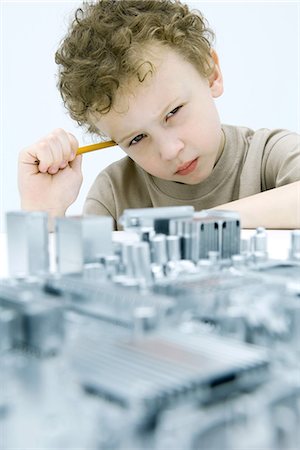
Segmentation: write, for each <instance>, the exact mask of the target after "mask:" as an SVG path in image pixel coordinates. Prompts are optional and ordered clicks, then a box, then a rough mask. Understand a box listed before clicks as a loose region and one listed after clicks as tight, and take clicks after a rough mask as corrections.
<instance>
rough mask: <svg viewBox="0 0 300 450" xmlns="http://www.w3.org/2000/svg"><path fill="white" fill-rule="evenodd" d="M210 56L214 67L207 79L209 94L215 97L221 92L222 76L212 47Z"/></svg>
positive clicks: (222, 88)
mask: <svg viewBox="0 0 300 450" xmlns="http://www.w3.org/2000/svg"><path fill="white" fill-rule="evenodd" d="M211 57H212V61H213V65H214V68H213V72H212V74H211V75H210V76H209V77H208V81H209V87H210V91H211V95H212V96H213V97H214V98H216V97H220V95H222V94H223V90H224V87H223V76H222V72H221V69H220V65H219V58H218V55H217V53H216V51H215V50H214V49H212V50H211Z"/></svg>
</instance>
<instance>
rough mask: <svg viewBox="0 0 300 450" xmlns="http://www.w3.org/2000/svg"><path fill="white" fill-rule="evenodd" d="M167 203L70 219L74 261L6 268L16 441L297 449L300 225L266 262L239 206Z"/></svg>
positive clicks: (4, 313) (5, 375) (2, 408)
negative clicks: (38, 268) (60, 268)
mask: <svg viewBox="0 0 300 450" xmlns="http://www.w3.org/2000/svg"><path fill="white" fill-rule="evenodd" d="M156 213H157V211H154V212H153V210H152V211H149V212H148V213H147V214H149V215H147V214H145V215H144V214H142V215H140V216H138V217H132V222H131V225H133V223H135V226H136V231H137V233H133V232H132V233H127V232H126V231H125V232H122V233H120V234H118V233H111V232H108V229H107V228H106V227H104V228H105V229H104V232H100V233H98V231H99V229H98V231H97V230H96V228H95V229H94V228H93V227H91V228H89V227H88V226H87V225H86V222H85V218H84V220H81V219H80V220H79V219H78V220H77V219H74V220H73V219H72V220H71V221H70V223H68V224H63V225H62V226H61V228H60V232H61V233H59V237H58V240H60V245H61V246H62V247H61V252H62V253H61V254H60V256H63V258H62V262H63V263H64V269H65V268H66V267H68V270H69V269H70V267H71V264H73V266H72V272H73V269H74V265H75V264H77V266H76V270H75V273H74V272H73V273H68V271H67V273H59V272H56V273H51V274H47V276H45V275H43V276H39V275H37V274H32V275H31V274H30V275H27V276H26V278H21V277H20V276H19V277H14V278H8V279H4V280H0V386H4V387H5V389H2V390H1V389H0V426H1V424H2V423H3V425H4V426H5V431H6V432H5V436H4V437H5V442H4V446H5V448H25V447H26V448H34V447H36V446H39V447H40V448H45V449H46V448H47V449H54V448H66V449H67V448H70V449H71V448H83V449H87V448H95V449H96V448H99V449H104V448H111V449H114V450H123V449H125V448H126V449H129V448H130V449H131V448H132V449H140V450H146V449H150V448H151V449H153V450H161V449H165V448H184V449H186V450H192V449H196V448H203V449H217V448H221V447H222V448H226V449H227V450H234V449H237V448H238V449H240V450H246V447H247V448H248V447H251V448H253V449H254V448H255V449H260V448H278V449H281V448H298V447H299V445H298V443H299V438H300V432H299V426H298V422H299V417H300V384H299V356H300V345H299V342H300V334H299V333H300V332H299V330H300V305H299V292H300V290H299V283H298V280H299V279H300V264H299V260H298V256H297V255H298V253H299V245H300V244H299V234H298V231H299V230H295V232H294V233H293V234H292V235H291V251H290V258H289V259H287V260H284V259H282V260H281V261H279V260H272V259H270V260H266V258H265V253H266V240H265V237H266V236H265V233H266V231H265V230H264V229H258V230H257V231H256V233H255V236H254V237H253V239H252V244H253V248H252V249H249V248H244V247H243V243H242V246H241V247H242V248H241V254H240V241H239V238H240V225H239V220H238V216H237V215H236V213H227V212H225V211H215V210H210V211H202V212H200V213H195V214H194V215H193V217H189V216H187V217H185V216H182V217H181V216H179V217H174V216H173V215H172V214H171V215H170V216H168V214H166V215H165V217H163V218H162V219H160V218H159V216H157V218H155V217H156ZM144 218H147V220H145V221H144ZM153 218H154V220H153ZM148 219H149V222H148V225H145V223H147V221H148ZM144 222H145V223H144ZM153 223H154V225H155V227H156V228H155V230H156V232H157V231H162V230H165V232H164V233H158V234H157V235H156V236H155V232H154V229H153V227H152V225H153ZM100 228H101V227H100ZM24 229H25V230H26V227H25V228H24ZM84 230H85V231H86V232H83V231H84ZM87 231H89V232H87ZM68 233H69V235H68ZM106 233H107V234H106ZM170 233H171V234H170ZM173 233H174V234H175V235H173ZM121 236H123V237H124V240H126V241H127V242H124V241H123V240H122V239H123V238H121ZM111 238H113V239H115V240H119V241H118V244H117V245H116V244H115V245H112V247H110V245H111ZM129 240H130V242H129ZM102 241H105V242H102ZM19 242H21V243H22V242H23V241H22V240H19ZM99 242H100V243H101V251H99V248H98V247H97V245H98V244H99V245H100V243H99ZM107 242H110V244H109V247H105V245H106V243H107ZM180 243H181V244H182V243H183V244H182V247H183V248H182V250H184V254H183V256H184V257H186V258H189V259H181V258H182V255H181V248H180ZM50 248H51V249H52V247H50ZM58 248H59V249H60V247H58ZM105 248H106V251H105V252H104V253H103V251H104V250H103V249H105ZM151 248H152V249H153V259H151V255H150V253H151V252H150V250H151ZM67 250H68V251H69V253H68V252H67ZM250 250H251V252H252V253H251V252H250ZM15 251H17V249H16V250H15ZM101 252H102V253H101ZM50 256H53V255H50ZM52 260H53V259H52ZM153 261H154V262H153ZM80 267H81V269H80ZM297 283H298V284H297ZM78 405H80V408H79V407H78ZM49 421H50V422H49ZM78 423H80V427H79V428H78ZM24 430H25V432H24ZM0 434H1V433H0ZM245 435H246V436H247V439H246V441H245Z"/></svg>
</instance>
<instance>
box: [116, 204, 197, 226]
mask: <svg viewBox="0 0 300 450" xmlns="http://www.w3.org/2000/svg"><path fill="white" fill-rule="evenodd" d="M193 214H194V207H193V206H167V207H161V208H140V209H139V208H136V209H125V210H124V212H123V215H122V216H121V217H120V220H119V223H120V224H121V225H122V226H123V228H124V230H132V229H135V230H136V229H139V228H143V227H149V226H150V227H153V221H154V219H157V218H160V219H162V218H168V219H171V218H175V217H178V218H179V217H186V218H187V217H192V216H193Z"/></svg>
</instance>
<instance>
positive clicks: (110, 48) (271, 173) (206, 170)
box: [19, 0, 300, 229]
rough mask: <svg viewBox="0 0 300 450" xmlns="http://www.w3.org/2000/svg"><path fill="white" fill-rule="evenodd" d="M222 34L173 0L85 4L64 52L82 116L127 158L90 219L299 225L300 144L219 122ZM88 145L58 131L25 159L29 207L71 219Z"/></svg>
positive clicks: (23, 187)
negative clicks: (224, 216) (132, 213)
mask: <svg viewBox="0 0 300 450" xmlns="http://www.w3.org/2000/svg"><path fill="white" fill-rule="evenodd" d="M212 41H213V33H212V32H211V30H210V29H209V28H208V27H207V24H206V21H205V19H204V18H203V17H202V15H201V14H200V13H196V12H194V11H193V12H191V11H189V9H188V7H187V6H185V5H184V4H181V3H180V2H178V1H175V0H174V1H173V0H158V1H157V0H143V1H141V0H132V1H131V0H120V1H113V0H100V1H98V2H96V3H91V4H90V5H88V4H85V5H84V7H83V9H81V10H78V11H77V13H76V17H75V20H74V22H73V24H72V26H71V28H70V30H69V33H68V35H67V36H66V38H65V39H64V41H63V43H62V45H61V47H60V48H59V50H58V51H57V53H56V62H57V63H58V65H59V68H60V72H59V88H60V92H61V94H62V97H63V100H64V102H65V105H66V107H67V108H68V110H69V113H70V115H71V117H72V118H73V119H75V120H76V121H77V122H78V123H79V124H82V125H85V126H87V127H88V129H89V130H90V131H91V132H94V133H97V134H99V135H101V136H106V137H107V138H109V139H112V140H114V141H115V142H116V143H117V144H118V145H119V146H120V147H121V148H122V149H123V150H124V151H125V152H126V154H127V155H128V156H127V157H125V158H123V159H122V160H120V161H117V162H116V163H113V164H112V165H110V166H109V167H108V168H106V169H105V170H104V171H103V172H101V173H100V174H99V175H98V177H97V178H96V180H95V182H94V184H93V185H92V187H91V189H90V191H89V194H88V196H87V199H86V202H85V205H84V213H87V214H104V215H111V216H112V217H113V218H114V221H115V228H116V229H118V227H119V224H118V219H119V217H120V215H121V214H122V212H123V210H124V209H126V208H143V207H152V206H153V207H157V206H173V205H186V204H189V205H193V206H194V207H195V209H196V210H201V209H208V208H214V207H215V208H218V209H229V210H233V211H238V212H239V213H240V214H241V220H242V226H243V227H244V228H247V227H249V228H253V227H256V226H265V227H268V228H299V227H300V182H299V180H300V137H299V135H297V134H296V133H292V132H289V131H286V130H268V129H262V130H258V131H256V132H254V131H252V130H250V129H248V128H246V127H234V126H228V125H221V123H220V119H219V116H218V113H217V110H216V108H215V104H214V98H217V97H219V96H220V95H221V94H222V92H223V80H222V74H221V70H220V66H219V62H218V56H217V54H216V52H215V51H214V49H213V48H212ZM77 148H78V143H77V141H76V139H75V137H74V136H72V135H71V134H70V133H68V132H66V131H64V130H61V129H58V130H54V131H53V132H52V133H51V134H50V135H48V136H46V137H45V138H43V139H41V140H40V141H38V142H37V143H36V144H34V145H32V146H30V147H29V148H27V149H25V150H23V151H22V152H21V153H20V158H19V188H20V194H21V205H22V208H24V209H27V210H46V211H48V212H49V214H50V215H51V216H58V215H63V214H65V212H66V210H67V208H68V206H69V205H70V204H71V203H72V202H74V201H75V199H76V197H77V195H78V192H79V189H80V185H81V182H82V175H81V157H80V156H76V150H77Z"/></svg>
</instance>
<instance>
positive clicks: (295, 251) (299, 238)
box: [289, 230, 300, 261]
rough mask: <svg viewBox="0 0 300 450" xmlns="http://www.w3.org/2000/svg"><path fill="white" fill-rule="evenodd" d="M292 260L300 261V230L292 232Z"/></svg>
mask: <svg viewBox="0 0 300 450" xmlns="http://www.w3.org/2000/svg"><path fill="white" fill-rule="evenodd" d="M289 256H290V259H292V260H295V261H300V230H293V231H292V232H291V248H290V255H289Z"/></svg>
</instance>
